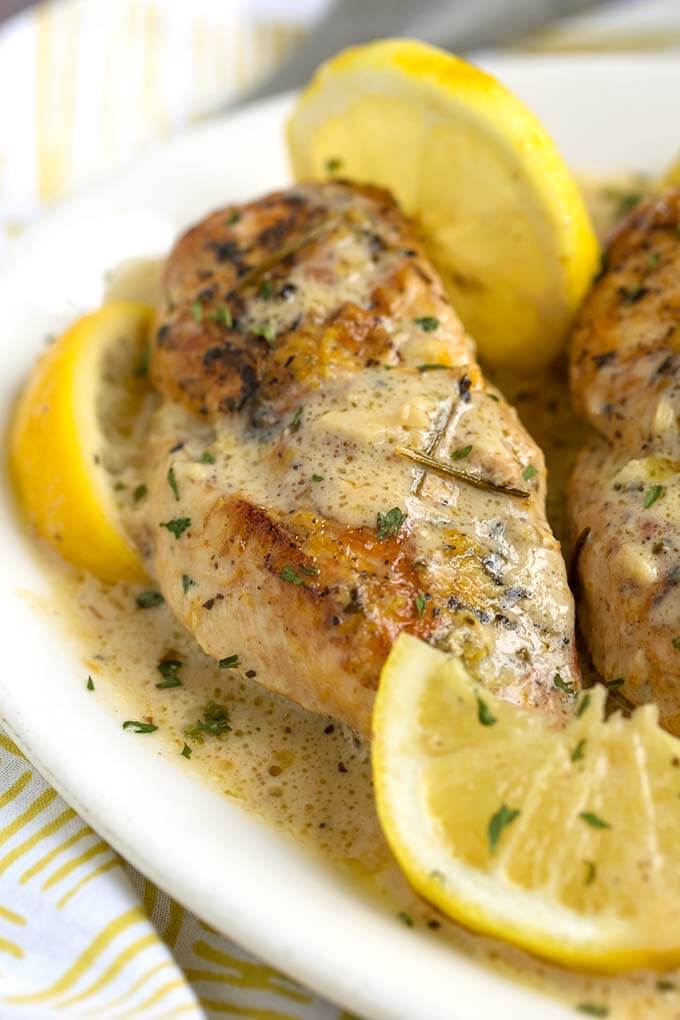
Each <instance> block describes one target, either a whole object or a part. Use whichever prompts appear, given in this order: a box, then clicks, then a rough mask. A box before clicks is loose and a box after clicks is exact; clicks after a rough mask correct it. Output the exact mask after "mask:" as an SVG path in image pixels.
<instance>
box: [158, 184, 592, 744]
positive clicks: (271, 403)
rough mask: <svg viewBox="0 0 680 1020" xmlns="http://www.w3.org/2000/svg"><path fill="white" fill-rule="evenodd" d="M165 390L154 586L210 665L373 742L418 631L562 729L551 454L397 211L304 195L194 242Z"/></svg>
mask: <svg viewBox="0 0 680 1020" xmlns="http://www.w3.org/2000/svg"><path fill="white" fill-rule="evenodd" d="M152 374H153V379H154V382H155V385H156V387H157V389H158V390H159V392H160V393H161V395H162V396H163V398H164V402H163V405H162V407H161V409H160V411H159V412H158V413H157V416H156V420H155V423H154V426H153V430H152V436H151V440H150V457H149V462H150V464H151V468H150V474H149V509H148V513H147V528H148V548H149V552H150V557H151V562H152V569H153V570H154V572H155V573H156V575H157V577H158V579H159V583H160V586H161V588H162V591H163V594H164V595H165V597H166V599H167V601H168V603H169V604H170V606H171V607H172V609H173V611H174V612H175V614H176V615H177V617H178V618H179V619H180V620H181V621H182V623H183V624H184V625H185V626H186V627H187V628H188V629H189V630H190V631H191V632H192V633H193V634H194V635H195V637H196V639H197V641H198V643H199V644H200V645H201V646H202V648H203V649H204V650H205V651H206V652H207V653H208V654H209V655H211V656H213V657H215V658H217V659H224V658H227V657H228V656H235V655H238V657H239V662H240V663H241V664H242V666H243V667H244V668H247V669H248V670H249V672H250V674H251V675H253V676H255V675H256V676H257V679H258V680H259V681H260V682H261V683H263V684H264V685H266V686H267V687H269V688H271V689H272V690H275V691H278V692H280V693H282V694H285V695H287V696H288V697H290V698H293V699H294V700H296V701H298V702H299V703H301V704H302V705H304V706H306V707H307V708H310V709H312V710H314V711H319V712H324V713H328V714H330V715H333V716H335V717H337V718H339V719H341V720H343V721H345V722H347V723H349V724H350V725H352V726H354V727H356V728H357V729H359V730H360V731H363V732H364V733H367V732H368V731H369V728H370V713H371V706H372V702H373V697H374V692H375V689H376V686H377V683H378V677H379V672H380V668H381V666H382V663H383V661H384V659H385V657H386V655H387V653H388V651H389V649H390V646H391V644H392V642H393V641H394V639H395V637H396V636H397V634H398V633H399V632H400V631H401V630H404V629H406V630H408V631H410V632H411V633H413V634H416V635H418V636H420V637H422V638H425V639H426V640H428V641H430V642H432V643H433V644H435V645H436V646H437V647H439V648H443V649H447V650H450V651H452V652H456V653H457V654H459V655H461V656H462V657H463V659H464V660H465V661H466V662H467V663H468V665H469V667H470V668H471V669H472V670H473V672H474V673H475V675H477V676H479V677H480V678H481V679H482V680H483V681H484V682H486V683H487V684H489V686H490V687H492V688H493V689H494V690H495V691H497V692H500V693H501V694H502V695H503V696H505V697H507V698H510V699H512V700H514V701H517V702H522V703H527V704H532V705H537V706H539V707H541V708H543V709H545V710H547V711H552V712H554V713H555V714H557V715H560V714H563V713H567V712H568V711H569V709H570V706H571V705H572V704H573V693H574V692H575V691H576V689H577V688H578V685H579V680H578V670H577V666H576V660H575V653H574V643H573V604H572V598H571V595H570V592H569V589H568V586H567V582H566V578H565V570H564V564H563V562H562V558H561V555H560V550H559V547H558V544H557V542H556V541H555V539H554V537H553V536H552V534H551V532H550V529H549V527H548V525H547V522H546V519H545V513H544V496H545V468H544V464H543V458H542V455H541V453H540V451H539V449H538V448H537V447H536V445H535V444H534V442H533V441H532V440H531V438H530V437H529V436H528V435H527V433H526V432H525V431H524V429H523V428H522V426H521V425H520V424H519V421H518V419H517V416H516V414H515V412H514V411H513V409H512V408H511V407H509V406H508V404H507V403H506V402H505V401H504V400H503V398H502V397H501V395H500V394H499V393H498V392H497V391H496V390H494V389H493V388H492V387H490V386H489V385H487V384H486V382H485V381H484V379H483V378H482V375H481V373H480V370H479V367H478V365H477V363H476V361H475V357H474V349H473V345H472V343H471V341H470V340H469V338H468V337H466V335H465V334H464V332H463V329H462V327H461V325H460V322H459V321H458V319H457V317H456V315H455V313H454V311H453V309H452V308H451V306H450V305H449V303H448V301H447V299H446V297H445V296H444V293H443V288H442V285H441V283H440V281H439V279H438V277H437V274H436V272H435V271H434V269H433V268H432V266H431V264H430V263H429V261H428V259H427V257H426V256H425V254H424V252H423V249H422V246H421V243H420V241H419V239H418V237H417V236H416V232H415V230H414V227H413V225H412V224H411V223H410V222H409V221H408V220H407V219H406V218H405V217H404V216H403V215H402V214H401V212H400V211H399V209H398V208H397V206H396V205H395V203H394V202H393V201H392V199H391V198H390V196H389V195H388V194H387V193H386V192H384V191H380V190H378V189H374V188H369V187H355V186H350V185H348V184H344V183H340V182H334V183H328V184H323V185H302V186H298V187H295V188H292V189H290V190H289V191H284V192H280V193H277V194H273V195H270V196H268V197H265V198H262V199H260V200H258V201H255V202H251V203H249V204H247V205H243V206H238V207H231V208H227V209H223V210H220V211H219V212H216V213H214V214H213V215H212V216H209V217H208V218H207V219H206V220H204V221H203V222H202V223H200V224H198V225H197V226H196V227H194V228H193V229H192V230H190V231H189V232H188V233H187V234H185V235H184V236H183V237H182V238H180V240H179V241H178V243H177V244H176V246H175V248H174V250H173V251H172V253H171V255H170V258H169V261H168V264H167V268H166V273H165V280H164V301H163V305H162V307H161V309H160V312H159V323H158V329H157V333H156V337H155V343H154V348H153V355H152ZM414 458H415V459H414ZM423 458H424V459H423ZM461 474H462V475H464V476H465V477H463V478H462V479H461V478H460V477H459V476H460V475H461Z"/></svg>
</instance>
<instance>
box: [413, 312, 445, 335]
mask: <svg viewBox="0 0 680 1020" xmlns="http://www.w3.org/2000/svg"><path fill="white" fill-rule="evenodd" d="M413 321H414V322H415V324H416V326H420V328H421V329H422V331H423V332H424V333H434V331H435V329H438V328H439V319H436V318H435V317H434V315H420V316H418V318H417V319H414V320H413Z"/></svg>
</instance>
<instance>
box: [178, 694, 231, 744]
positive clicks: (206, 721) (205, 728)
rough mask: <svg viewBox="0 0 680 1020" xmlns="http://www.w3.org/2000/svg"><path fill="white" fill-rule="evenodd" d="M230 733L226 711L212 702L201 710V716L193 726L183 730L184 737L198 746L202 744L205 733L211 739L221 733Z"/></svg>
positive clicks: (222, 706)
mask: <svg viewBox="0 0 680 1020" xmlns="http://www.w3.org/2000/svg"><path fill="white" fill-rule="evenodd" d="M230 731H231V724H230V722H229V712H228V711H227V709H226V708H225V707H224V705H218V704H217V703H216V702H214V701H209V702H208V704H207V705H206V706H205V708H204V709H203V714H202V716H200V717H199V718H198V719H197V720H196V722H195V723H193V725H191V726H187V727H186V728H185V730H184V736H185V737H189V739H190V740H195V741H196V742H197V743H198V744H202V743H203V739H204V736H203V735H204V734H205V733H207V734H208V735H209V736H211V737H219V736H221V735H222V734H223V733H229V732H230Z"/></svg>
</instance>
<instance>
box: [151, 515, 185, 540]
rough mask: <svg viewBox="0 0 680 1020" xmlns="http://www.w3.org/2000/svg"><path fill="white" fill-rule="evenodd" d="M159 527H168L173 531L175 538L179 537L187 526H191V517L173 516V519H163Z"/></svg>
mask: <svg viewBox="0 0 680 1020" xmlns="http://www.w3.org/2000/svg"><path fill="white" fill-rule="evenodd" d="M158 527H159V528H167V530H168V531H171V532H172V534H173V535H174V536H175V538H179V537H180V535H183V534H184V532H185V531H186V530H187V528H190V527H191V517H173V519H172V520H171V521H161V522H160V523H159V525H158Z"/></svg>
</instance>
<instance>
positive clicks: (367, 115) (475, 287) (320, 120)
mask: <svg viewBox="0 0 680 1020" xmlns="http://www.w3.org/2000/svg"><path fill="white" fill-rule="evenodd" d="M288 141H289V148H290V154H291V159H292V164H293V169H294V172H295V176H296V177H297V178H298V179H299V180H323V179H325V178H328V177H329V176H338V177H342V178H350V179H352V180H355V181H363V182H369V183H372V184H379V185H382V186H383V187H386V188H388V189H389V190H390V191H391V192H392V194H393V195H394V196H395V197H396V198H397V200H398V201H399V203H400V204H401V206H402V208H403V209H405V211H406V212H407V213H410V214H411V215H413V216H415V217H416V218H417V219H418V221H419V222H420V225H421V227H422V230H423V234H424V237H425V240H426V243H427V245H428V249H429V253H430V255H431V257H432V259H433V260H434V262H435V264H436V265H437V268H438V269H439V271H440V273H441V274H442V277H443V279H444V283H445V285H446V288H447V291H448V293H449V297H450V299H451V302H452V304H453V306H454V308H455V309H456V311H457V312H458V314H459V315H460V317H461V319H462V320H463V323H464V324H465V326H466V328H467V330H468V331H469V332H470V334H471V335H472V336H473V337H474V338H475V340H476V341H477V343H478V345H479V348H480V351H481V353H482V355H483V356H484V358H485V359H486V360H487V362H489V363H490V364H493V365H514V366H517V367H519V368H537V367H539V366H541V365H544V364H546V363H547V362H548V361H550V360H551V359H552V358H553V357H554V355H555V354H556V353H557V351H558V350H559V349H560V347H561V346H562V344H563V342H564V340H565V337H566V335H567V332H568V329H569V325H570V323H571V321H572V318H573V316H574V313H575V312H576V309H577V308H578V306H579V304H580V303H581V301H582V299H583V297H584V294H585V292H586V290H587V288H588V285H589V283H590V281H591V279H592V277H593V275H594V274H595V272H596V269H597V264H598V245H597V241H596V239H595V235H594V233H593V230H592V227H591V225H590V222H589V219H588V214H587V212H586V209H585V206H584V204H583V200H582V198H581V195H580V193H579V190H578V188H577V186H576V184H575V182H574V180H573V179H572V177H571V175H570V173H569V171H568V170H567V168H566V166H565V164H564V162H563V161H562V159H561V157H560V155H559V153H558V152H557V149H556V148H555V146H554V144H553V142H552V141H551V139H550V137H549V136H548V134H547V133H546V131H545V130H544V128H543V127H542V126H541V124H540V123H539V121H538V120H537V119H536V117H535V116H534V115H533V114H532V113H531V112H530V111H529V110H528V109H527V108H526V107H525V106H524V105H523V104H522V103H521V102H520V101H519V100H518V99H516V98H515V97H514V96H513V95H512V94H511V93H510V92H508V91H507V89H505V88H504V87H503V86H502V85H500V84H499V83H498V82H497V81H496V80H495V79H494V78H492V77H490V76H489V75H488V74H485V73H484V72H482V71H480V70H478V69H477V68H476V67H473V66H472V65H471V64H468V63H466V62H465V61H464V60H460V59H459V58H457V57H454V56H451V55H450V54H448V53H444V52H443V51H441V50H437V49H435V48H433V47H431V46H427V45H425V44H424V43H420V42H413V41H410V40H397V39H394V40H389V39H388V40H383V41H380V42H375V43H369V44H368V45H365V46H357V47H356V48H353V49H349V50H345V51H344V52H342V53H340V54H339V56H337V57H334V58H333V59H332V60H330V61H328V62H327V63H326V64H323V65H322V66H321V68H320V69H319V70H318V71H317V73H316V75H315V76H314V78H313V79H312V81H311V83H310V84H309V85H308V86H307V88H306V89H305V90H304V91H303V93H302V95H301V96H300V98H299V99H298V101H297V104H296V106H295V109H294V111H293V114H292V116H291V118H290V121H289V124H288Z"/></svg>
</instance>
